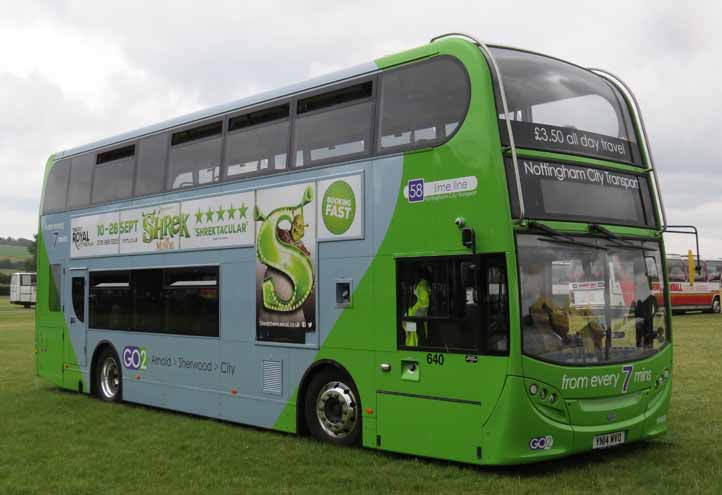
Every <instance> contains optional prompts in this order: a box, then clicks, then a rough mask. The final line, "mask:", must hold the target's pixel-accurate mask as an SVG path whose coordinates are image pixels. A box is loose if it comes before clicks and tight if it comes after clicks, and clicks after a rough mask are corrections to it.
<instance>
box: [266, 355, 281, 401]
mask: <svg viewBox="0 0 722 495" xmlns="http://www.w3.org/2000/svg"><path fill="white" fill-rule="evenodd" d="M282 388H283V366H282V363H281V361H263V391H264V392H265V393H267V394H276V395H281V390H282Z"/></svg>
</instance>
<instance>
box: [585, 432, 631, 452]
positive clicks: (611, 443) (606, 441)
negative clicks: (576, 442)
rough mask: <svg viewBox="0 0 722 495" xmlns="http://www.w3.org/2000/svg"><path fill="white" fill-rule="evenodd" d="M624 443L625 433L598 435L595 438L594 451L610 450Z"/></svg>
mask: <svg viewBox="0 0 722 495" xmlns="http://www.w3.org/2000/svg"><path fill="white" fill-rule="evenodd" d="M623 443H624V432H623V431H615V432H614V433H607V434H605V435H597V436H596V437H594V442H592V448H593V449H595V450H596V449H608V448H609V447H615V446H617V445H622V444H623Z"/></svg>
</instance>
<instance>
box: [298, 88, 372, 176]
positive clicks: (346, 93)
mask: <svg viewBox="0 0 722 495" xmlns="http://www.w3.org/2000/svg"><path fill="white" fill-rule="evenodd" d="M372 97H373V83H372V82H371V81H367V82H364V83H360V84H356V85H354V86H348V87H345V88H341V89H336V90H333V91H329V92H326V93H322V94H319V95H315V96H310V97H308V98H304V99H301V100H298V104H297V108H296V113H297V114H298V116H297V117H296V124H295V139H294V141H295V143H296V146H295V147H296V154H295V159H296V161H295V165H296V167H308V166H309V165H316V164H318V163H326V162H329V161H333V160H341V159H342V157H343V159H348V160H350V159H353V158H357V157H359V156H363V155H365V154H368V153H369V150H370V141H371V122H372V120H373V119H372V115H373V98H372Z"/></svg>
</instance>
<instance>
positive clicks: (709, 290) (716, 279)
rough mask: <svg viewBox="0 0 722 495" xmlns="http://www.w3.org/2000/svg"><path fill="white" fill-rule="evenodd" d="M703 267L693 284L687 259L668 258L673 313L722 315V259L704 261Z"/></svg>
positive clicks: (671, 256) (701, 262)
mask: <svg viewBox="0 0 722 495" xmlns="http://www.w3.org/2000/svg"><path fill="white" fill-rule="evenodd" d="M700 265H701V268H702V270H701V272H700V273H697V274H695V275H694V280H693V281H692V280H690V270H689V262H688V258H687V256H682V255H677V254H669V255H667V270H668V271H669V293H670V296H671V298H672V312H684V311H699V310H702V311H705V312H710V313H719V312H720V274H721V273H722V260H719V259H713V260H700Z"/></svg>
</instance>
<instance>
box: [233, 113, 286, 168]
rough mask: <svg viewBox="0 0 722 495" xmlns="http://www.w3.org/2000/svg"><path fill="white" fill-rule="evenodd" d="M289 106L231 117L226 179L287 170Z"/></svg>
mask: <svg viewBox="0 0 722 495" xmlns="http://www.w3.org/2000/svg"><path fill="white" fill-rule="evenodd" d="M289 115H290V105H289V104H288V103H286V104H283V105H279V106H275V107H271V108H264V109H262V110H256V111H254V112H250V113H245V114H242V115H237V116H235V117H231V118H230V119H229V120H228V137H227V138H226V168H225V176H226V177H231V178H235V177H237V176H243V175H248V174H252V173H254V172H262V171H265V170H280V169H285V168H286V162H287V155H288V140H289V132H290V131H289V129H290V120H289Z"/></svg>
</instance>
